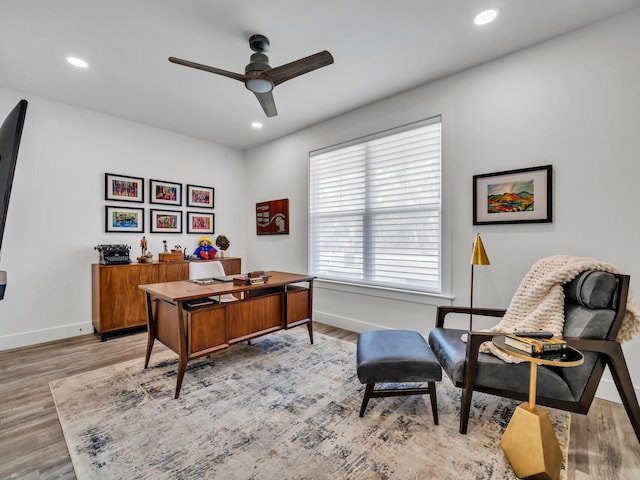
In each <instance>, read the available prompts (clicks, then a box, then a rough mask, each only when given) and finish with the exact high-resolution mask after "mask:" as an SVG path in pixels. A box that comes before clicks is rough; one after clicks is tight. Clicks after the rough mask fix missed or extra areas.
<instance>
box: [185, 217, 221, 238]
mask: <svg viewBox="0 0 640 480" xmlns="http://www.w3.org/2000/svg"><path fill="white" fill-rule="evenodd" d="M214 221H215V216H214V214H213V213H202V212H187V233H213V231H214V229H215V225H214Z"/></svg>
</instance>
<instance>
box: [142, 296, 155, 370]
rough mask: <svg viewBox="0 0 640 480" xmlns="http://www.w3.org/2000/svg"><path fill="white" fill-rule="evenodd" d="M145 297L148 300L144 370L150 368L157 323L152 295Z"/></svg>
mask: <svg viewBox="0 0 640 480" xmlns="http://www.w3.org/2000/svg"><path fill="white" fill-rule="evenodd" d="M145 296H146V300H147V354H146V356H145V357H144V368H147V367H148V366H149V359H150V358H151V350H152V349H153V343H154V342H155V340H156V321H155V318H153V309H152V308H151V305H152V303H151V302H152V300H151V295H150V294H149V293H145Z"/></svg>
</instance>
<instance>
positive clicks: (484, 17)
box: [473, 8, 498, 25]
mask: <svg viewBox="0 0 640 480" xmlns="http://www.w3.org/2000/svg"><path fill="white" fill-rule="evenodd" d="M497 16H498V9H497V8H489V9H487V10H484V11H482V12H480V13H479V14H478V15H476V18H474V19H473V23H475V24H476V25H486V24H487V23H491V22H493V21H494V20H495V19H496V17H497Z"/></svg>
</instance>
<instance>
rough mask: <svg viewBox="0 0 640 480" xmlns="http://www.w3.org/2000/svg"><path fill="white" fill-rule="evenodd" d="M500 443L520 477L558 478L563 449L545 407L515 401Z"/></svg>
mask: <svg viewBox="0 0 640 480" xmlns="http://www.w3.org/2000/svg"><path fill="white" fill-rule="evenodd" d="M500 447H501V448H502V450H503V451H504V454H505V455H506V457H507V459H508V460H509V463H510V464H511V468H513V471H514V472H515V474H516V475H517V476H518V477H519V478H527V479H531V480H534V479H535V480H558V479H559V478H560V469H561V468H562V451H561V450H560V445H559V444H558V439H557V438H556V433H555V431H554V430H553V425H552V423H551V419H550V418H549V414H548V413H547V411H546V410H544V409H542V408H539V407H534V408H533V410H531V409H529V404H528V403H526V402H525V403H523V404H521V405H518V407H517V408H516V409H515V411H514V412H513V416H512V417H511V421H510V422H509V425H508V426H507V428H506V430H505V431H504V434H503V435H502V440H500Z"/></svg>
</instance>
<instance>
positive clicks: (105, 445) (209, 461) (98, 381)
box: [50, 328, 569, 480]
mask: <svg viewBox="0 0 640 480" xmlns="http://www.w3.org/2000/svg"><path fill="white" fill-rule="evenodd" d="M355 351H356V346H355V344H353V343H350V342H345V341H341V340H338V339H335V338H331V337H328V336H325V335H321V334H315V344H314V345H311V344H309V338H308V336H307V331H306V328H305V329H302V328H298V329H292V330H289V331H280V332H277V333H274V334H271V335H268V336H265V337H261V338H259V339H255V340H253V341H252V342H251V345H248V344H241V345H240V344H239V345H235V346H233V347H231V348H229V349H228V350H225V351H224V352H221V353H217V354H215V355H212V356H211V358H202V359H199V360H196V361H193V362H190V363H189V365H188V367H187V371H186V374H185V377H184V382H183V384H182V391H181V394H180V398H178V399H177V400H175V399H173V394H174V388H175V380H176V370H177V356H176V355H175V354H173V353H172V352H169V351H163V352H160V353H155V354H152V356H151V362H150V365H149V368H148V369H146V370H145V369H143V362H144V360H143V359H140V360H136V361H128V362H124V363H121V364H118V365H115V366H112V367H107V368H102V369H99V370H94V371H91V372H86V373H83V374H80V375H77V376H73V377H68V378H65V379H61V380H56V381H54V382H51V384H50V387H51V392H52V394H53V397H54V399H55V403H56V408H57V411H58V416H59V418H60V424H61V425H62V430H63V432H64V436H65V439H66V442H67V446H68V448H69V453H70V455H71V460H72V462H73V466H74V469H75V472H76V476H77V477H78V479H80V480H85V479H115V478H118V479H127V480H131V479H154V480H157V479H172V480H173V479H185V480H186V479H213V478H215V479H296V480H299V479H350V480H351V479H354V480H358V479H402V480H407V479H432V478H433V479H435V478H456V479H458V480H463V479H474V480H478V479H515V478H516V476H515V475H514V473H513V472H512V470H511V468H510V466H509V463H508V461H507V460H506V458H505V457H504V454H503V452H502V450H501V449H500V446H499V441H500V437H501V435H502V432H503V431H504V429H505V427H506V425H507V423H508V421H509V419H510V418H511V414H512V412H513V410H514V408H515V406H516V405H517V402H514V401H511V400H507V399H502V398H498V397H494V396H491V395H484V394H480V393H476V394H474V400H473V407H472V409H471V412H472V417H471V420H470V422H469V430H468V434H467V435H461V434H459V433H458V418H459V417H458V414H459V402H460V390H459V389H456V388H454V387H453V386H452V385H451V383H450V382H449V381H448V380H447V379H443V381H442V382H440V383H438V387H437V396H438V407H439V408H438V410H439V412H438V413H439V420H440V425H437V426H436V425H434V424H433V417H432V415H431V407H430V403H429V400H428V396H410V397H390V398H380V399H372V400H371V401H370V402H369V407H368V409H367V412H366V413H365V416H364V417H363V418H360V417H359V416H358V413H359V409H360V403H361V401H362V394H363V385H361V384H360V382H359V381H358V378H357V376H356V368H355V362H356V359H355ZM550 415H551V418H552V421H553V423H554V426H555V429H556V434H557V436H558V440H559V441H560V444H561V448H562V450H563V455H564V458H565V463H566V452H567V448H566V447H567V444H568V436H569V415H568V414H567V413H565V412H560V411H556V410H551V411H550ZM562 478H566V472H565V471H564V469H563V471H562Z"/></svg>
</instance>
